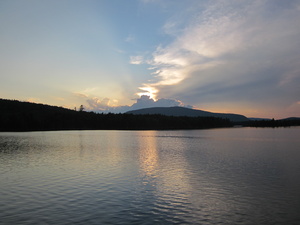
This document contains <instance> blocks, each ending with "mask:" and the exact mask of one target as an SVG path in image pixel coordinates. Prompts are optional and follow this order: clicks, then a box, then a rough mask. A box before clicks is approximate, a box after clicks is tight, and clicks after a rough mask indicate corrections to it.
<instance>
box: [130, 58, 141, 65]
mask: <svg viewBox="0 0 300 225" xmlns="http://www.w3.org/2000/svg"><path fill="white" fill-rule="evenodd" d="M142 63H143V57H142V56H130V64H136V65H139V64H142Z"/></svg>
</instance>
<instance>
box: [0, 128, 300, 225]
mask: <svg viewBox="0 0 300 225" xmlns="http://www.w3.org/2000/svg"><path fill="white" fill-rule="evenodd" d="M0 181H1V183H0V224H30V225H33V224H39V225H40V224H56V225H59V224H257V225H259V224H272V225H274V224H289V225H290V224H299V221H300V127H294V128H276V129H272V128H229V129H227V128H226V129H211V130H180V131H56V132H27V133H26V132H25V133H0Z"/></svg>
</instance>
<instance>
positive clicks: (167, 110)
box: [126, 106, 249, 122]
mask: <svg viewBox="0 0 300 225" xmlns="http://www.w3.org/2000/svg"><path fill="white" fill-rule="evenodd" d="M126 113H128V114H135V115H145V114H160V115H166V116H189V117H219V118H222V119H229V120H230V121H232V122H245V121H249V119H248V118H247V117H246V116H243V115H239V114H233V113H212V112H208V111H203V110H197V109H189V108H185V107H179V106H175V107H153V108H145V109H138V110H131V111H128V112H126Z"/></svg>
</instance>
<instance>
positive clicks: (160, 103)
mask: <svg viewBox="0 0 300 225" xmlns="http://www.w3.org/2000/svg"><path fill="white" fill-rule="evenodd" d="M77 96H78V97H80V98H81V99H84V100H85V102H86V104H84V107H85V109H86V110H87V111H94V112H98V113H125V112H127V111H130V110H136V109H142V108H151V107H172V106H182V107H188V108H192V106H190V105H185V104H183V103H182V102H181V101H179V100H175V99H164V98H162V99H158V100H157V101H155V100H154V99H152V98H150V96H147V95H142V96H141V97H140V98H137V99H136V102H135V103H134V104H132V105H131V106H128V105H124V106H118V102H117V101H116V100H111V99H109V98H103V99H100V98H97V97H89V96H86V95H78V94H77Z"/></svg>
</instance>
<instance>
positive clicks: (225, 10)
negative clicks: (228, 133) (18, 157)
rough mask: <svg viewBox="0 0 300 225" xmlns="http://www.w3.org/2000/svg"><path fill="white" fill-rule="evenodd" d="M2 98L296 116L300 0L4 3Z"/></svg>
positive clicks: (299, 106) (103, 107)
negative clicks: (185, 107) (181, 107)
mask: <svg viewBox="0 0 300 225" xmlns="http://www.w3.org/2000/svg"><path fill="white" fill-rule="evenodd" d="M145 95H147V96H149V97H147V96H145ZM0 98H5V99H17V100H22V101H30V102H37V103H44V104H49V105H56V106H64V107H67V108H74V107H77V108H78V107H79V106H80V105H81V104H82V105H84V107H85V108H86V110H93V111H104V112H108V111H111V112H124V111H127V110H130V109H136V108H141V107H152V106H175V105H180V106H188V107H193V108H197V109H202V110H207V111H212V112H231V113H239V114H243V115H245V116H247V117H267V118H277V119H280V118H284V117H291V116H298V117H300V1H299V0H26V1H25V0H1V1H0Z"/></svg>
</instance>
